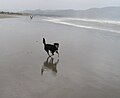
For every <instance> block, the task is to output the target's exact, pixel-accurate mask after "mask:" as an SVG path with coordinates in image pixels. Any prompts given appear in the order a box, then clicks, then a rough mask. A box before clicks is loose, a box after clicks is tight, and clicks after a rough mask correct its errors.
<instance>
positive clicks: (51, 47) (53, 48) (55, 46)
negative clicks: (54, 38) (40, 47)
mask: <svg viewBox="0 0 120 98" xmlns="http://www.w3.org/2000/svg"><path fill="white" fill-rule="evenodd" d="M43 44H44V49H45V51H46V52H47V54H48V55H49V56H52V55H54V52H56V53H57V54H58V56H59V53H58V48H59V43H54V44H53V45H51V44H46V42H45V38H43ZM49 51H50V52H51V53H52V55H50V54H49Z"/></svg>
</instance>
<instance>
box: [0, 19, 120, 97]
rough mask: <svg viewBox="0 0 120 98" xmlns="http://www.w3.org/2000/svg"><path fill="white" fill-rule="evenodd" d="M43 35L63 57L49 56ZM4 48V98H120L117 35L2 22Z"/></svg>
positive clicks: (0, 86) (0, 65)
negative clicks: (57, 48) (45, 49)
mask: <svg viewBox="0 0 120 98" xmlns="http://www.w3.org/2000/svg"><path fill="white" fill-rule="evenodd" d="M118 30H119V29H118ZM43 37H44V38H45V39H46V41H47V43H54V42H58V43H59V44H60V47H59V54H60V55H59V57H58V56H57V54H55V55H54V56H53V58H48V55H47V53H46V52H45V51H44V49H43V43H42V38H43ZM0 46H1V48H0V98H120V34H119V33H116V32H110V31H104V30H97V29H87V28H82V27H74V26H70V25H62V24H57V23H53V22H50V21H45V20H44V19H43V18H41V17H36V18H34V19H32V20H30V18H29V17H21V18H9V19H7V18H4V19H0ZM42 70H43V72H42Z"/></svg>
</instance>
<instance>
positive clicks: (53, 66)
mask: <svg viewBox="0 0 120 98" xmlns="http://www.w3.org/2000/svg"><path fill="white" fill-rule="evenodd" d="M58 63H59V59H58V60H57V61H56V62H54V58H52V57H48V58H47V60H46V61H45V62H44V63H43V66H42V68H41V75H43V73H44V71H47V70H51V71H52V72H53V73H54V74H56V73H57V64H58Z"/></svg>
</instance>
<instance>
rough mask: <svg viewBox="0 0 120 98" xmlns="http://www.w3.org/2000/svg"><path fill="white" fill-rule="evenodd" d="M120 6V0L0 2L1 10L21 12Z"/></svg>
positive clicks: (19, 0) (6, 0)
mask: <svg viewBox="0 0 120 98" xmlns="http://www.w3.org/2000/svg"><path fill="white" fill-rule="evenodd" d="M106 6H120V0H0V9H2V10H8V11H21V10H28V9H33V10H34V9H43V10H45V9H52V10H54V9H77V10H78V9H79V10H80V9H88V8H93V7H106Z"/></svg>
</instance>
